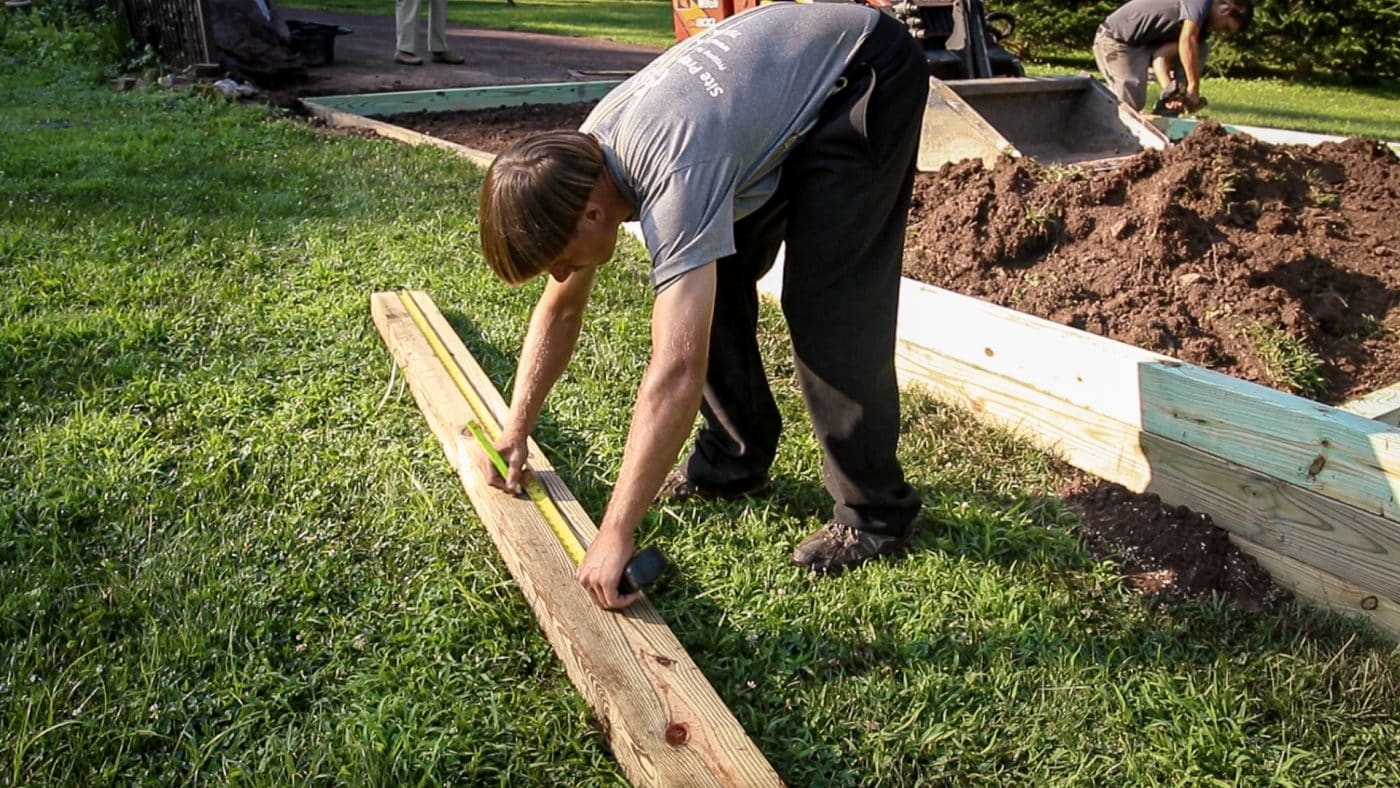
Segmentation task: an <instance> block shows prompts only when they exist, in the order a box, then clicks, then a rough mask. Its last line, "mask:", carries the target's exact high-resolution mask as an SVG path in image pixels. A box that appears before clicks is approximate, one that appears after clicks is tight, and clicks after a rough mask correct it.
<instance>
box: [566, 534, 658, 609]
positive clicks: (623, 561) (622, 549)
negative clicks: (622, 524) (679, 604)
mask: <svg viewBox="0 0 1400 788" xmlns="http://www.w3.org/2000/svg"><path fill="white" fill-rule="evenodd" d="M636 547H637V545H636V541H635V539H634V538H633V536H632V535H631V534H623V533H619V532H617V531H613V530H607V531H599V532H598V536H597V538H596V539H594V540H593V544H591V545H589V546H588V553H587V554H586V555H585V556H584V557H583V563H581V564H579V567H578V583H579V585H581V586H583V590H585V591H587V592H588V596H589V597H591V598H592V599H593V603H594V604H595V605H597V606H598V607H601V608H603V609H604V610H620V609H622V608H624V607H627V606H628V605H630V604H632V603H633V602H636V601H637V600H638V599H641V597H642V594H641V592H640V591H634V592H632V593H630V594H624V593H622V592H621V591H619V590H618V586H619V585H620V584H621V583H622V572H623V570H624V569H626V568H627V562H628V561H630V560H631V559H632V553H633V552H634V551H635V550H636Z"/></svg>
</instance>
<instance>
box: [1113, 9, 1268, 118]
mask: <svg viewBox="0 0 1400 788" xmlns="http://www.w3.org/2000/svg"><path fill="white" fill-rule="evenodd" d="M1253 18H1254V0H1131V2H1128V3H1126V4H1124V5H1122V6H1121V7H1119V8H1118V10H1117V11H1114V12H1113V13H1111V14H1109V15H1108V18H1107V19H1105V20H1104V22H1103V24H1101V25H1099V29H1098V32H1097V33H1096V34H1095V36H1094V60H1095V61H1097V63H1098V65H1099V71H1101V72H1103V75H1104V79H1106V80H1107V81H1108V87H1109V89H1110V90H1112V91H1113V93H1114V95H1116V96H1117V97H1118V100H1119V101H1122V102H1123V103H1125V104H1127V105H1128V106H1130V107H1132V108H1133V109H1136V110H1141V109H1142V108H1143V105H1144V104H1146V102H1147V74H1148V70H1149V69H1151V71H1152V73H1153V75H1154V76H1155V77H1156V78H1157V82H1158V84H1160V85H1161V86H1162V97H1163V102H1159V109H1160V108H1163V104H1164V103H1165V105H1166V108H1167V109H1169V110H1172V111H1175V112H1181V111H1183V110H1195V109H1199V108H1200V107H1201V106H1202V104H1203V101H1202V99H1201V76H1202V74H1203V73H1204V72H1205V63H1206V54H1207V52H1208V45H1207V43H1206V35H1207V34H1208V33H1234V32H1238V31H1242V30H1246V29H1248V28H1249V23H1250V20H1252V19H1253Z"/></svg>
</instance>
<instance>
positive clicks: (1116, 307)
mask: <svg viewBox="0 0 1400 788" xmlns="http://www.w3.org/2000/svg"><path fill="white" fill-rule="evenodd" d="M1397 215H1400V160H1397V158H1396V156H1395V154H1394V153H1392V152H1391V151H1390V150H1389V149H1388V148H1386V147H1384V146H1382V145H1379V144H1377V143H1373V142H1368V141H1364V140H1349V141H1347V142H1344V143H1328V144H1324V145H1321V146H1319V147H1316V148H1313V147H1306V146H1275V145H1267V144H1264V143H1261V142H1259V141H1257V140H1254V139H1252V138H1249V137H1245V136H1243V135H1231V134H1226V133H1225V132H1224V130H1223V129H1221V127H1220V126H1218V125H1214V124H1208V125H1205V126H1202V127H1200V128H1199V129H1198V130H1197V131H1196V132H1195V133H1194V134H1192V135H1191V136H1190V137H1188V138H1187V139H1186V140H1184V141H1183V142H1182V143H1180V144H1178V145H1176V146H1174V147H1172V148H1171V149H1169V150H1167V151H1164V152H1158V151H1146V152H1143V153H1141V154H1139V155H1137V156H1135V157H1133V158H1132V159H1130V160H1128V161H1127V162H1126V163H1125V164H1124V165H1123V166H1121V167H1119V168H1117V169H1113V170H1108V171H1099V172H1091V171H1086V170H1081V169H1076V168H1066V167H1046V166H1042V165H1041V164H1039V163H1038V162H1036V161H1033V160H1029V159H1015V160H1012V159H1008V160H1005V161H1003V162H1001V163H1000V164H998V165H997V166H996V167H994V168H992V169H990V170H986V169H984V168H983V167H982V166H981V165H980V164H978V163H975V162H965V163H962V164H956V165H948V166H945V167H944V168H943V169H942V170H941V171H939V172H937V173H928V174H921V175H920V176H919V178H918V181H917V183H916V187H915V199H914V206H913V208H912V210H911V212H910V229H909V236H908V243H907V246H906V251H905V263H904V264H905V273H906V274H907V275H908V276H910V277H911V278H915V279H919V280H921V281H925V282H929V283H931V284H936V285H938V286H940V287H944V288H947V289H949V290H954V291H957V292H960V293H965V294H968V295H972V296H976V297H978V298H983V299H986V300H989V301H993V302H995V303H998V304H1002V305H1004V306H1009V307H1011V308H1013V309H1017V310H1020V311H1023V312H1028V313H1031V314H1035V315H1039V316H1041V317H1044V318H1047V319H1050V320H1054V321H1056V322H1060V323H1064V324H1066V325H1070V326H1074V327H1076V328H1080V329H1084V330H1086V331H1091V332H1093V333H1096V334H1100V335H1104V336H1109V337H1112V338H1114V339H1118V340H1121V341H1124V342H1127V343H1129V344H1133V345H1137V346H1139V347H1143V348H1146V349H1149V350H1155V351H1158V352H1161V353H1165V354H1168V355H1172V356H1175V357H1177V358H1180V359H1182V360H1183V361H1188V362H1191V363H1194V364H1199V365H1202V366H1207V367H1211V368H1214V369H1219V370H1221V371H1223V372H1227V373H1229V374H1233V375H1235V376H1237V377H1241V378H1245V379H1247V380H1252V381H1255V382H1259V383H1263V384H1265V385H1273V386H1276V387H1278V388H1283V389H1285V390H1292V391H1295V392H1297V393H1301V394H1304V395H1308V396H1312V397H1314V398H1317V399H1320V400H1322V401H1326V402H1337V401H1341V400H1344V399H1347V398H1349V397H1351V396H1354V395H1357V394H1360V393H1364V392H1366V391H1369V390H1373V389H1376V388H1381V387H1384V386H1386V385H1389V384H1391V383H1393V382H1395V381H1397V380H1400V343H1397V342H1396V331H1397V330H1400V269H1398V268H1397V262H1400V223H1398V222H1396V221H1395V218H1394V217H1396V216H1397Z"/></svg>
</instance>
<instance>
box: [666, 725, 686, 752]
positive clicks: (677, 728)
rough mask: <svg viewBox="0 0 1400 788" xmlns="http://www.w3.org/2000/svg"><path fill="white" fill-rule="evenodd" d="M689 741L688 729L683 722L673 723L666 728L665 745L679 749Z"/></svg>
mask: <svg viewBox="0 0 1400 788" xmlns="http://www.w3.org/2000/svg"><path fill="white" fill-rule="evenodd" d="M688 741H690V729H689V728H687V727H686V726H685V723H683V722H673V723H671V724H670V725H667V726H666V743H667V744H669V745H671V746H672V747H679V746H681V745H682V744H685V743H686V742H688Z"/></svg>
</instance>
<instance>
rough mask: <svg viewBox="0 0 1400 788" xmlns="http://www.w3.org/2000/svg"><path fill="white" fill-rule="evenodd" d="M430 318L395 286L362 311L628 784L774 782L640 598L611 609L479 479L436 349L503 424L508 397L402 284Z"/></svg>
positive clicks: (550, 537)
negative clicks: (370, 319)
mask: <svg viewBox="0 0 1400 788" xmlns="http://www.w3.org/2000/svg"><path fill="white" fill-rule="evenodd" d="M408 297H409V298H411V299H412V302H413V304H414V305H416V307H417V308H418V310H420V311H421V313H422V316H423V317H424V319H425V322H426V324H427V326H428V330H427V331H425V330H424V329H423V328H422V327H421V326H420V325H419V324H418V323H417V322H415V320H414V316H413V314H411V311H410V308H409V306H408V305H406V304H405V303H404V301H403V298H402V297H401V295H400V294H399V293H375V294H374V295H373V296H371V297H370V312H371V314H372V316H373V319H374V323H375V326H376V327H377V328H378V329H379V333H380V335H381V336H382V337H383V338H384V342H385V344H386V345H387V346H388V347H389V350H390V352H391V354H392V355H393V357H394V360H395V361H396V362H397V363H398V365H399V366H400V367H401V368H402V369H403V373H404V378H405V379H406V380H407V381H408V384H409V388H410V390H411V391H412V392H413V397H414V399H415V400H416V401H417V403H418V406H419V408H420V410H422V412H423V416H424V417H425V418H426V419H427V421H428V425H429V427H430V428H431V429H432V431H433V434H434V435H435V436H436V437H437V439H438V442H439V443H440V444H441V445H442V447H443V451H444V452H446V454H447V459H448V461H449V462H450V463H451V465H452V467H453V469H454V470H456V472H457V476H458V478H459V479H460V480H461V482H462V487H463V488H464V489H465V490H466V492H467V495H468V496H469V497H470V498H471V501H472V504H473V505H474V506H475V507H476V510H477V512H478V514H479V515H480V516H481V519H482V522H483V523H484V524H485V526H486V530H487V532H488V533H489V534H490V536H491V539H492V541H493V542H495V544H496V547H497V549H498V550H500V553H501V557H502V559H504V561H505V564H506V566H507V568H508V569H509V570H510V573H511V575H512V576H513V577H514V578H515V580H516V583H517V584H518V585H519V587H520V590H521V593H522V594H524V596H525V599H526V600H527V601H528V602H529V604H530V607H531V608H532V609H533V610H534V612H535V616H536V617H537V618H538V619H539V622H540V627H541V629H542V630H543V631H544V634H545V636H546V637H547V638H548V639H549V642H550V645H552V646H553V648H554V652H555V653H556V654H557V655H558V656H559V659H560V660H561V661H562V662H563V663H564V668H565V670H566V671H567V672H568V675H569V678H570V680H571V681H572V682H573V684H574V686H575V687H576V688H577V689H578V691H579V693H580V694H581V695H582V696H583V697H584V699H585V700H586V701H587V702H588V705H589V707H590V708H592V709H593V712H594V714H595V715H596V717H597V719H598V722H599V724H600V725H601V727H602V730H603V734H604V735H605V736H606V737H607V739H608V743H609V745H610V746H611V748H612V752H613V756H614V757H615V758H616V759H617V762H618V764H619V765H620V766H621V767H622V771H623V772H624V773H625V774H626V775H627V779H628V780H630V781H631V782H632V783H633V784H634V785H657V786H673V785H721V786H766V785H781V780H780V779H779V778H778V775H777V773H776V772H774V771H773V768H772V766H770V765H769V764H768V761H767V760H766V759H765V758H764V756H763V754H762V753H761V752H760V751H759V750H758V748H757V747H756V746H755V745H754V743H753V742H752V741H751V740H750V739H749V737H748V735H747V734H746V733H745V732H744V729H743V727H742V726H741V725H740V724H739V722H738V720H737V719H735V717H734V715H733V713H732V712H730V710H729V708H728V707H727V706H725V704H724V701H723V700H721V699H720V697H719V695H718V694H717V693H716V692H715V690H714V688H713V687H711V686H710V684H709V682H708V681H707V680H706V679H705V676H704V674H703V673H701V671H700V669H699V668H698V667H697V666H696V665H695V663H694V661H693V660H692V659H691V658H690V655H689V654H687V653H686V651H685V648H684V647H683V646H681V644H680V642H679V641H678V640H677V639H676V637H675V635H674V634H673V633H672V632H671V630H670V629H669V628H668V627H667V626H666V623H665V621H663V620H662V619H661V616H660V615H659V614H658V613H657V612H656V609H655V608H654V607H653V606H652V605H651V603H650V602H649V601H647V600H646V599H642V600H641V601H639V602H637V603H636V604H634V605H632V606H631V607H630V608H627V610H625V611H623V612H620V613H611V612H606V611H603V610H600V609H599V608H598V607H596V606H595V605H594V604H593V603H592V602H591V601H590V600H589V598H588V597H587V595H586V594H585V593H584V592H583V590H582V588H580V587H579V585H578V583H577V582H576V581H575V580H574V564H573V562H572V560H571V559H570V558H569V556H568V554H567V553H566V552H565V550H564V548H563V546H562V545H561V544H560V542H559V539H558V537H556V536H555V535H554V532H553V531H552V530H551V529H550V526H549V524H548V522H547V521H546V520H545V519H544V516H543V515H542V514H541V512H540V510H539V509H538V508H536V506H535V504H534V503H533V502H531V501H530V500H528V499H522V498H517V497H515V496H512V495H508V494H506V493H503V492H501V491H500V490H497V489H495V488H494V487H491V486H490V485H488V484H486V483H484V482H483V481H481V480H480V479H479V478H478V477H477V475H476V473H475V471H474V469H473V468H472V467H471V465H470V460H469V457H470V455H469V452H470V451H471V448H470V447H471V445H472V441H473V439H472V437H471V435H470V433H469V432H468V431H467V425H468V424H469V423H470V422H471V421H473V420H478V419H479V418H480V417H479V416H478V415H477V414H476V413H475V412H474V411H473V410H472V407H471V405H470V403H469V401H468V400H467V398H466V397H464V396H463V394H462V392H461V390H460V389H459V388H458V384H457V382H455V381H454V379H453V375H452V372H451V371H450V369H449V366H448V364H446V363H444V362H443V360H442V358H441V353H440V352H437V351H435V349H434V347H433V346H432V343H431V342H430V340H429V334H431V335H432V336H434V337H436V338H437V340H438V341H440V342H441V345H442V347H444V348H445V349H446V351H447V354H448V356H449V358H450V363H451V364H453V365H455V366H456V367H457V369H459V370H460V372H461V374H462V375H463V376H464V378H465V379H466V381H467V382H468V384H469V385H470V386H471V388H472V389H473V390H474V391H475V392H476V393H477V394H478V395H479V396H480V398H481V399H482V401H483V402H484V403H485V405H486V407H487V409H489V410H490V414H489V418H491V419H494V420H495V422H496V424H499V423H500V420H502V419H503V418H504V416H505V414H506V413H507V412H508V411H507V407H506V403H505V401H504V400H503V399H502V398H501V395H500V394H499V392H497V391H496V389H495V386H494V385H493V384H492V383H491V381H490V379H489V378H488V377H487V375H486V373H485V372H484V371H483V370H482V369H481V367H480V366H479V365H478V364H477V363H476V360H475V359H474V358H473V357H472V356H471V354H470V352H468V350H467V348H466V346H465V345H463V344H462V342H461V340H460V339H459V338H458V337H457V335H456V333H455V332H454V331H453V330H452V328H451V326H450V324H448V322H447V320H446V319H445V318H444V317H443V316H442V314H441V313H440V312H439V311H438V309H437V307H436V306H435V305H434V304H433V302H432V299H431V298H429V297H428V296H427V294H426V293H422V292H412V293H409V294H408ZM530 467H531V469H532V470H533V471H534V473H535V476H536V478H537V479H539V480H540V482H541V484H543V485H544V487H545V488H546V489H548V490H549V491H550V494H551V497H552V498H553V499H554V500H555V501H556V503H557V504H558V506H559V509H560V510H561V511H563V512H564V514H565V516H566V517H567V518H568V519H569V521H570V522H571V523H572V524H573V525H574V527H575V530H577V531H578V532H579V534H580V536H582V537H584V541H585V542H587V541H589V540H591V539H592V537H593V536H594V535H595V534H596V533H597V528H596V527H595V525H594V524H593V522H592V520H591V519H589V517H588V515H587V513H586V512H584V511H583V509H582V507H581V506H580V505H579V504H578V502H577V501H576V500H575V499H574V497H573V495H572V494H570V493H569V491H568V488H567V487H566V486H565V485H564V483H563V482H562V480H561V479H560V478H559V475H558V474H557V473H556V472H555V471H554V469H553V468H552V467H551V466H550V465H549V462H548V460H547V459H546V458H545V457H544V455H543V454H542V453H541V452H540V449H539V446H537V445H536V444H535V443H534V442H533V441H531V442H530Z"/></svg>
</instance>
